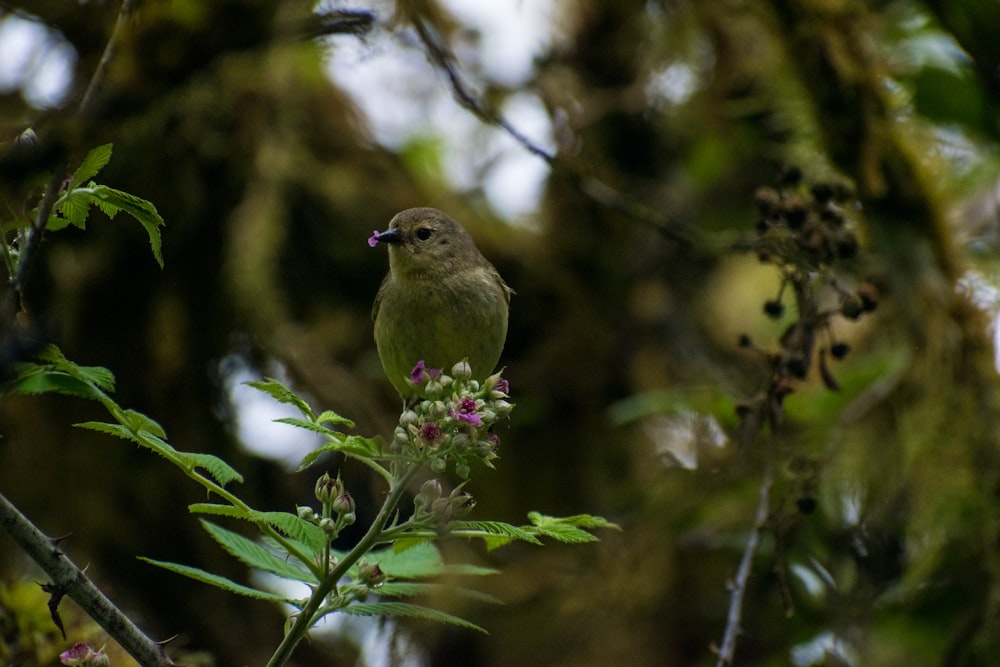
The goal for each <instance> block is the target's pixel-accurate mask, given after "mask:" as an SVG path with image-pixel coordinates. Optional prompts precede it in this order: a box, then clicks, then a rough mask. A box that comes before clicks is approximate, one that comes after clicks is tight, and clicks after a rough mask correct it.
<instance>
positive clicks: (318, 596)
mask: <svg viewBox="0 0 1000 667" xmlns="http://www.w3.org/2000/svg"><path fill="white" fill-rule="evenodd" d="M421 467H422V464H420V463H411V464H410V465H409V466H408V467H406V468H404V469H403V471H402V473H401V474H400V475H399V478H398V479H396V480H395V481H394V482H393V484H392V486H390V488H389V495H388V496H386V499H385V502H384V503H382V508H381V509H380V510H379V512H378V515H377V516H376V517H375V520H374V521H372V525H371V527H370V528H369V529H368V532H367V533H365V536H364V537H362V538H361V541H360V542H358V543H357V544H356V545H355V547H354V548H353V549H351V551H350V553H348V554H347V555H346V556H344V559H343V560H342V561H340V563H339V564H338V565H337V567H336V568H334V569H333V570H332V571H331V572H330V573H329V574H328V575H327V576H326V577H325V578H323V579H322V580H321V581H320V584H319V586H317V587H316V589H315V590H314V591H313V594H312V596H311V597H310V598H309V602H307V603H306V606H305V607H303V608H302V611H300V612H299V613H298V615H297V618H296V619H295V624H294V625H292V628H291V629H290V630H289V631H288V633H287V634H286V635H285V638H284V639H282V640H281V644H279V645H278V648H277V649H276V650H275V652H274V655H272V656H271V659H270V660H268V662H267V667H280V666H281V665H284V664H285V663H286V662H287V661H288V659H289V658H290V657H291V656H292V651H293V650H295V647H296V646H297V645H298V643H299V642H300V641H301V640H302V638H303V637H305V635H306V632H308V631H309V628H311V627H312V624H313V619H314V618H315V616H316V613H317V612H318V611H319V610H320V607H322V606H323V601H324V600H325V599H326V596H327V595H329V593H330V591H332V590H333V589H334V587H335V586H336V585H337V582H338V581H339V580H340V578H341V577H342V576H344V573H345V572H347V571H348V570H349V569H350V568H351V566H352V565H354V564H355V563H356V562H357V561H358V560H359V559H360V558H361V557H362V556H364V555H365V554H366V553H368V552H369V551H371V550H372V549H373V548H374V547H375V546H376V545H378V544H380V543H382V542H384V541H385V532H384V529H385V525H386V523H387V522H388V521H389V518H390V517H391V516H392V513H393V511H394V510H395V509H396V505H397V504H399V499H400V498H401V497H402V496H403V493H404V492H405V491H406V488H407V486H409V484H410V481H411V480H412V479H413V477H414V476H415V475H416V474H417V471H418V470H420V468H421Z"/></svg>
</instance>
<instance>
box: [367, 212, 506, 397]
mask: <svg viewBox="0 0 1000 667" xmlns="http://www.w3.org/2000/svg"><path fill="white" fill-rule="evenodd" d="M368 242H369V245H371V246H372V247H374V246H375V245H377V244H378V243H379V242H381V243H385V244H388V246H389V273H387V274H386V276H385V279H384V280H383V281H382V286H381V287H380V288H379V291H378V294H377V295H376V296H375V304H374V305H373V307H372V319H373V320H374V321H375V345H376V347H377V348H378V355H379V358H380V359H381V360H382V368H383V369H384V370H385V374H386V375H387V376H388V377H389V381H390V382H391V383H392V385H393V386H394V387H395V388H396V390H397V391H399V393H400V395H401V396H402V397H403V399H404V401H406V400H410V399H412V398H415V397H416V395H417V392H416V388H415V386H414V385H413V384H412V383H410V382H408V380H409V378H410V372H411V370H412V369H413V368H414V366H416V365H417V363H418V362H420V361H423V362H424V366H425V367H426V368H439V369H442V370H443V371H444V372H445V373H449V372H450V371H451V368H452V366H454V365H455V364H456V363H458V362H460V361H462V360H465V359H467V360H468V362H469V366H470V368H471V369H472V373H473V377H474V378H476V379H478V380H480V381H482V380H485V379H486V377H487V376H488V375H489V374H490V373H491V372H492V371H493V368H494V367H495V366H496V364H497V361H498V360H499V359H500V353H501V352H502V351H503V346H504V341H505V340H506V338H507V317H508V308H509V305H510V295H511V294H512V293H513V290H511V289H510V288H509V287H507V284H506V283H505V282H504V281H503V279H502V278H501V277H500V274H499V273H498V272H497V270H496V268H494V267H493V265H492V264H490V263H489V261H488V260H487V259H486V258H485V257H483V255H482V253H480V252H479V249H478V248H476V245H475V243H474V242H473V241H472V237H471V236H469V233H468V232H467V231H465V228H464V227H462V225H460V224H459V223H458V222H456V221H455V220H454V219H453V218H452V217H451V216H449V215H448V214H447V213H444V212H443V211H439V210H437V209H434V208H410V209H406V210H405V211H401V212H400V213H397V214H396V215H395V216H394V217H393V218H392V220H391V221H390V222H389V229H388V230H386V231H384V232H378V231H376V232H375V233H374V234H373V235H372V236H371V238H370V239H369V241H368Z"/></svg>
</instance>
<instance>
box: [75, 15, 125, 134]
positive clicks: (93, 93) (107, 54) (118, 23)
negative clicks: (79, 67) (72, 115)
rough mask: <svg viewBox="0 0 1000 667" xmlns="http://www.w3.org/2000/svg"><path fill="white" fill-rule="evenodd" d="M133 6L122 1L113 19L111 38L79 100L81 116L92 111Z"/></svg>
mask: <svg viewBox="0 0 1000 667" xmlns="http://www.w3.org/2000/svg"><path fill="white" fill-rule="evenodd" d="M134 4H135V2H134V0H122V7H121V9H120V10H118V18H117V19H115V27H114V29H113V30H112V31H111V36H110V37H108V43H107V44H106V45H105V46H104V53H102V54H101V60H100V61H99V62H98V63H97V69H95V70H94V74H93V76H91V77H90V83H89V84H87V90H86V91H85V92H84V93H83V99H82V100H80V107H79V109H78V112H79V114H80V115H81V116H87V115H89V114H90V112H91V111H93V107H94V100H95V99H96V98H97V91H98V90H100V88H101V84H103V83H104V76H105V74H106V73H107V71H108V67H109V66H110V65H111V60H112V59H113V58H114V57H115V51H116V50H117V48H118V41H119V40H120V39H121V35H122V33H123V32H124V31H125V25H126V23H127V22H128V20H129V18H130V17H131V15H132V8H133V6H134Z"/></svg>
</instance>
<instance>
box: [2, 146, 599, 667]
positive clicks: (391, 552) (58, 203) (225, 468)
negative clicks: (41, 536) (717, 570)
mask: <svg viewBox="0 0 1000 667" xmlns="http://www.w3.org/2000/svg"><path fill="white" fill-rule="evenodd" d="M110 155H111V147H110V145H108V146H104V147H101V148H99V149H95V151H92V152H91V153H90V154H88V156H87V158H85V160H84V162H83V165H82V166H81V167H80V169H78V170H77V172H76V173H75V174H74V175H73V176H71V177H70V179H69V180H68V181H66V184H65V192H64V193H62V194H61V195H60V196H59V197H58V198H56V199H55V200H54V203H53V205H52V213H51V215H48V216H46V217H45V218H43V219H46V220H47V221H48V222H47V223H46V225H45V229H59V228H61V227H64V226H66V225H67V224H73V225H76V226H80V227H82V226H83V224H84V222H85V220H86V213H87V209H89V206H90V205H97V206H98V207H100V208H101V209H102V210H104V211H105V212H107V213H108V214H109V215H114V214H115V213H116V212H118V211H119V210H125V211H126V212H128V213H130V214H132V215H133V216H135V217H136V218H137V219H138V220H139V221H140V222H141V223H142V224H143V226H144V227H145V228H146V229H147V231H148V233H149V236H150V242H151V245H152V248H153V253H154V256H155V257H156V259H157V262H158V263H161V265H162V257H161V256H160V252H159V247H160V245H159V227H160V226H161V225H162V224H163V221H162V219H160V218H159V216H158V215H157V214H156V209H155V208H154V207H153V206H152V204H149V203H148V202H145V201H144V200H141V199H139V198H137V197H134V196H132V195H128V194H126V193H121V192H120V191H117V190H113V189H111V188H106V187H105V186H100V185H97V184H96V183H93V182H90V183H88V184H87V185H86V186H84V185H82V182H83V180H85V179H87V178H90V177H91V176H92V175H94V174H96V173H97V171H98V170H99V169H100V168H101V167H103V166H104V165H105V164H106V163H107V161H108V159H109V158H110ZM39 217H41V216H39ZM16 245H17V244H16V243H15V244H11V245H5V248H6V250H7V252H6V257H7V259H8V268H9V270H10V271H11V275H15V274H16V273H17V260H18V257H17V253H16V251H15V248H16ZM472 378H473V373H472V369H471V368H470V366H469V364H468V363H467V362H460V363H458V364H456V365H455V366H454V367H453V368H451V369H448V372H447V373H445V372H442V369H431V368H426V367H425V366H424V364H423V362H420V363H418V364H417V365H416V366H415V367H414V368H413V370H412V373H411V375H410V377H409V378H408V380H409V382H411V383H412V384H413V385H414V387H415V390H416V391H415V393H416V394H417V395H419V396H420V397H422V398H420V399H417V400H414V401H411V403H410V405H408V406H406V407H405V408H404V410H403V413H402V414H401V416H400V419H399V424H398V425H397V426H396V428H395V430H394V433H393V436H392V438H391V439H390V440H388V441H386V440H385V439H384V438H382V437H379V436H375V437H371V438H369V437H364V436H360V435H354V434H348V433H345V432H344V430H343V429H352V428H353V427H354V423H353V422H352V421H351V420H349V419H347V418H345V417H342V416H340V415H338V414H336V413H334V412H331V411H324V412H320V413H318V414H317V413H316V412H314V411H313V409H312V408H311V407H310V406H309V405H308V403H307V402H306V401H305V400H303V399H302V398H301V397H299V396H298V395H296V394H295V393H294V392H293V391H292V390H291V389H289V388H288V387H286V386H285V385H283V384H281V383H280V382H278V381H277V380H273V379H265V380H262V381H259V382H250V383H248V384H249V385H250V386H252V387H254V388H255V389H257V390H259V391H261V392H263V393H265V394H267V395H269V396H270V397H272V398H273V399H275V400H277V401H279V402H281V403H285V404H288V405H291V406H294V407H295V408H296V409H297V410H298V411H299V413H300V416H299V417H294V418H291V417H288V418H282V419H278V420H277V421H279V422H282V423H284V424H287V425H288V426H289V427H294V428H302V429H306V430H308V431H311V432H314V433H318V434H319V435H321V436H322V438H323V440H324V442H323V444H322V445H321V446H320V447H318V448H317V449H316V450H314V451H312V452H310V453H309V454H308V455H307V456H306V457H305V458H304V459H303V461H302V463H301V464H300V466H299V470H300V471H302V470H304V469H306V468H308V467H309V466H311V465H312V464H314V463H315V462H316V461H317V460H318V458H319V457H320V456H321V455H323V454H327V453H335V454H338V455H340V456H343V457H345V458H352V459H355V460H357V461H359V462H361V463H363V464H364V465H365V466H367V467H368V468H370V469H371V470H372V471H374V472H375V473H376V474H377V475H378V477H380V478H381V479H382V481H383V482H384V483H385V485H386V487H387V492H386V493H385V496H384V501H383V503H382V506H381V508H380V509H379V510H378V512H377V514H376V516H375V517H374V519H373V520H372V521H371V523H370V524H369V525H367V527H366V528H365V530H364V534H363V536H362V537H361V538H360V539H359V540H358V542H357V543H356V544H355V545H354V547H353V548H351V549H350V550H347V551H343V550H338V549H334V548H333V544H334V542H335V540H336V539H337V538H338V536H339V535H340V534H341V532H342V531H343V529H344V528H346V527H347V526H350V525H352V524H354V523H355V522H356V521H357V519H358V517H357V515H356V513H355V501H354V498H353V497H352V495H351V493H350V491H349V489H348V486H347V484H346V483H345V482H344V481H343V480H342V479H341V475H340V473H339V472H338V473H337V474H336V476H331V475H330V474H329V473H327V472H323V473H322V474H321V475H320V476H319V478H318V479H317V481H316V484H315V494H314V495H315V501H316V503H317V504H316V507H313V506H311V505H302V506H299V507H297V508H296V510H295V511H294V512H282V511H262V510H258V509H255V508H252V507H250V506H249V505H248V504H247V503H246V502H244V501H243V500H241V499H240V497H239V496H238V495H237V494H236V493H235V492H234V491H232V490H231V488H230V487H231V486H232V485H233V484H235V483H240V482H242V481H243V477H242V476H241V475H240V473H239V472H237V471H236V470H235V469H234V468H233V467H232V466H230V465H229V464H228V463H226V462H225V461H223V460H222V459H221V458H219V457H217V456H214V455H212V454H205V453H192V452H184V451H180V450H178V449H175V448H174V447H173V446H172V445H171V444H170V443H169V441H168V440H167V435H166V433H165V432H164V429H163V428H162V427H161V426H160V425H159V424H158V423H157V422H156V421H154V420H153V419H152V418H150V417H148V416H146V415H144V414H142V413H139V412H137V411H135V410H130V409H127V408H124V407H122V406H120V405H119V404H118V403H117V402H116V401H115V400H114V399H113V398H112V396H111V394H112V393H113V391H114V376H113V375H112V373H111V371H109V370H107V369H105V368H101V367H88V366H81V365H78V364H76V363H74V362H72V361H70V360H69V359H67V358H66V357H65V356H64V355H63V354H62V352H61V351H60V350H59V349H58V348H57V347H55V346H48V347H46V348H45V349H44V350H43V351H42V352H41V353H40V354H39V355H38V359H37V361H35V362H31V363H23V364H20V365H19V366H18V368H17V377H16V379H14V380H12V381H11V382H9V383H8V384H7V385H6V386H5V387H3V393H5V394H40V393H46V392H53V393H58V394H64V395H70V396H77V397H82V398H87V399H91V400H95V401H98V402H99V403H101V405H103V406H104V408H105V409H106V410H107V412H108V413H109V415H110V417H111V419H110V420H109V421H90V422H85V423H80V424H76V426H78V427H80V428H85V429H89V430H93V431H98V432H101V433H106V434H108V435H113V436H116V437H119V438H122V439H125V440H128V441H131V442H133V443H136V444H138V445H139V446H141V447H143V448H146V449H148V450H150V451H152V452H155V453H156V454H159V455H160V456H162V457H163V458H165V459H166V460H167V461H169V462H170V463H172V464H173V465H175V466H176V467H177V468H178V469H180V470H181V471H182V472H183V473H184V474H185V475H187V476H188V477H189V478H190V479H192V480H193V481H195V482H197V483H198V484H200V485H201V486H203V487H204V488H205V489H206V490H207V491H208V493H209V495H210V496H211V497H212V502H201V503H195V504H193V505H190V506H189V507H188V510H189V511H190V512H192V513H194V514H198V515H200V516H202V517H209V516H210V517H217V518H227V519H236V520H241V521H247V522H249V523H252V524H254V525H255V526H256V527H257V528H258V530H259V531H260V540H256V541H255V540H252V539H248V538H246V537H244V536H242V535H240V534H238V533H236V532H234V531H232V530H229V529H227V528H224V527H222V526H220V525H219V524H217V523H214V522H212V521H208V520H207V519H204V518H202V520H201V523H202V526H203V527H204V529H205V530H206V532H208V534H209V535H210V536H211V537H212V538H213V539H214V540H215V541H216V542H218V543H219V545H220V546H222V548H223V549H225V550H226V551H227V552H228V553H229V554H231V555H232V556H234V557H235V558H237V559H238V560H240V561H241V562H242V563H244V564H245V565H247V566H248V567H250V568H253V569H255V570H259V571H262V572H266V573H269V574H270V575H273V576H275V577H278V578H279V579H284V580H287V581H290V582H297V583H300V584H304V585H305V586H304V587H303V588H304V590H308V591H309V595H308V596H307V597H304V598H295V597H290V596H289V595H287V594H282V593H276V592H274V591H272V590H266V589H264V588H254V587H250V586H247V585H244V584H241V583H238V582H236V581H233V580H231V579H228V578H225V577H222V576H220V575H217V574H213V573H211V572H207V571H205V570H202V569H199V568H196V567H192V566H189V565H182V564H178V563H168V562H162V561H157V560H153V559H150V558H143V560H145V561H147V562H149V563H151V564H154V565H157V566H159V567H162V568H165V569H167V570H170V571H172V572H175V573H178V574H181V575H184V576H187V577H190V578H192V579H195V580H197V581H201V582H204V583H207V584H210V585H212V586H216V587H218V588H221V589H223V590H226V591H229V592H231V593H235V594H238V595H244V596H247V597H250V598H255V599H259V600H264V601H269V602H274V603H280V604H282V605H286V606H288V607H291V609H292V612H291V613H290V614H289V616H288V619H287V624H286V631H285V635H284V638H283V640H282V642H281V643H280V644H279V645H278V647H277V648H276V649H275V651H274V654H273V655H272V656H271V659H270V660H269V661H268V663H267V664H268V665H271V666H275V665H282V664H284V663H285V662H286V661H287V660H288V659H289V657H290V656H291V654H292V651H293V650H294V648H295V646H296V645H297V644H298V642H299V641H300V640H301V639H302V638H303V637H304V636H305V635H306V633H307V632H308V631H309V630H310V629H311V628H312V627H314V626H315V625H316V624H317V623H318V622H319V621H320V620H321V619H323V618H324V617H325V616H327V615H328V614H332V613H337V612H340V613H346V614H352V615H360V616H396V617H403V616H409V617H419V618H425V619H430V620H435V621H439V622H444V623H451V624H455V625H458V626H461V627H464V628H469V629H474V630H479V631H484V632H485V630H483V628H480V627H479V626H477V625H475V624H473V623H471V622H469V621H467V620H464V619H462V618H459V617H457V616H454V615H451V614H448V613H445V612H442V611H439V610H436V609H433V608H430V607H425V606H422V605H418V604H413V603H410V602H405V601H402V600H404V599H406V598H411V597H413V596H417V595H420V594H421V593H426V592H430V591H432V590H435V589H437V588H440V587H441V584H435V583H432V582H429V581H428V579H430V578H432V577H435V576H439V575H486V574H493V573H494V572H495V571H494V570H491V569H487V568H482V567H477V566H472V565H463V564H446V563H445V562H444V561H443V559H442V557H441V555H440V552H439V551H438V549H437V547H436V546H435V542H437V541H439V540H441V539H444V538H446V537H448V536H456V537H464V538H480V539H482V540H483V541H484V543H485V545H486V547H487V549H494V548H497V547H499V546H502V545H504V544H508V543H510V542H512V541H518V540H519V541H523V542H528V543H531V544H541V538H544V537H548V538H551V539H554V540H557V541H561V542H569V543H580V542H590V541H594V540H596V539H597V538H596V537H595V536H594V535H593V533H592V532H590V531H591V530H593V529H596V528H614V529H617V526H615V525H614V524H612V523H609V522H608V521H606V520H605V519H603V518H601V517H596V516H590V515H586V514H581V515H576V516H570V517H563V518H557V517H550V516H545V515H542V514H539V513H536V512H532V513H529V515H528V519H529V521H530V523H529V524H528V525H524V526H515V525H512V524H509V523H504V522H500V521H486V520H471V519H466V518H465V517H466V516H467V515H468V514H469V512H470V511H471V510H472V508H473V506H474V504H475V502H474V499H473V497H472V495H471V494H470V493H469V492H468V491H467V490H466V487H467V484H468V482H469V481H470V478H471V476H472V474H473V470H474V469H475V468H478V467H479V466H480V464H481V465H482V466H484V467H486V468H492V467H493V462H494V461H495V460H496V459H497V458H498V448H499V438H498V436H497V435H496V434H495V432H494V426H495V425H496V424H497V423H498V422H500V421H502V420H506V419H507V418H508V416H509V415H510V413H511V411H512V410H513V408H514V406H513V404H511V403H510V402H509V401H508V398H509V396H508V391H509V387H508V383H507V381H506V380H505V379H503V377H502V376H501V374H500V373H497V374H495V375H492V376H490V377H489V378H487V379H486V380H485V381H484V382H479V381H477V380H474V379H472ZM448 474H454V475H456V476H457V477H458V478H460V479H461V480H462V481H461V483H459V484H458V485H457V486H455V487H454V488H453V489H451V490H450V491H448V490H446V488H447V486H448V485H447V484H446V483H444V482H442V480H441V479H440V478H441V477H443V476H446V475H448ZM420 477H426V478H427V479H426V481H424V482H423V483H422V485H420V486H419V490H416V489H415V488H414V487H415V484H416V480H418V478H420ZM413 491H415V492H413ZM411 496H412V499H410V498H411ZM411 502H412V505H411V504H410V503H411ZM26 550H27V549H26ZM49 551H51V550H49ZM43 567H44V566H43ZM47 571H49V572H50V575H51V576H53V579H54V580H56V579H57V577H56V576H55V575H54V574H52V572H51V570H49V569H48V568H47ZM81 574H82V573H81ZM60 586H63V584H58V583H57V584H54V585H53V586H52V588H53V589H59V590H60V595H61V594H62V593H66V594H69V595H71V596H74V592H73V591H68V592H67V591H64V590H62V589H61V588H60ZM455 588H456V590H457V591H458V592H460V593H464V594H466V595H471V596H473V597H476V598H478V599H481V600H484V601H490V600H492V598H491V597H490V596H488V595H485V594H481V593H477V592H475V591H469V590H465V589H460V588H457V587H455ZM74 597H75V596H74ZM54 599H55V598H54ZM50 606H52V608H53V610H54V609H55V607H54V606H53V605H50ZM83 606H84V608H85V609H87V606H86V605H83ZM92 615H93V614H92ZM53 620H54V621H56V622H57V623H59V621H58V616H57V614H56V612H55V611H53ZM97 620H99V622H101V619H97ZM102 625H104V626H105V627H106V628H108V626H109V625H113V624H109V623H105V622H102ZM109 631H110V629H109ZM112 634H113V635H114V633H113V632H112ZM116 638H118V639H119V641H122V638H121V637H116ZM142 639H146V638H144V637H143V638H142ZM122 643H123V646H125V647H126V649H128V650H130V652H133V654H134V655H135V651H134V650H133V649H131V648H130V646H129V644H128V643H127V642H122ZM137 643H138V644H141V643H142V642H137ZM97 653H99V651H98V652H97ZM164 661H165V662H164ZM79 664H85V663H79ZM150 664H172V663H170V662H169V660H166V659H165V658H163V657H162V655H161V657H160V659H159V660H158V661H154V662H150Z"/></svg>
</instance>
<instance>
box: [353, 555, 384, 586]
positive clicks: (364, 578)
mask: <svg viewBox="0 0 1000 667" xmlns="http://www.w3.org/2000/svg"><path fill="white" fill-rule="evenodd" d="M385 579H386V576H385V572H383V571H382V568H381V567H379V566H378V563H375V564H374V565H373V564H371V563H369V562H368V561H361V562H360V563H358V581H360V582H361V583H363V584H365V585H366V586H368V587H369V588H376V587H378V586H381V585H382V584H383V583H385Z"/></svg>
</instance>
